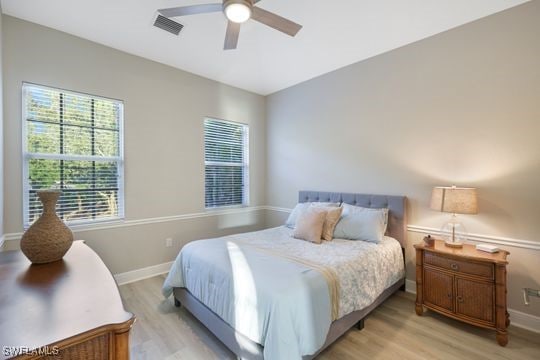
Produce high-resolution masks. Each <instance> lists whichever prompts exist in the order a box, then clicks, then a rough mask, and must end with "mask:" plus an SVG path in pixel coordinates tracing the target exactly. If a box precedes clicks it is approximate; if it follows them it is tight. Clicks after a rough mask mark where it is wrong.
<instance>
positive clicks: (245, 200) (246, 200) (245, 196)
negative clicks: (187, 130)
mask: <svg viewBox="0 0 540 360" xmlns="http://www.w3.org/2000/svg"><path fill="white" fill-rule="evenodd" d="M206 120H214V121H220V122H223V123H228V124H233V125H241V126H243V127H244V132H243V135H244V139H243V141H244V148H243V149H244V154H243V160H244V162H243V163H242V164H238V163H223V162H219V161H206V141H204V131H205V126H204V123H205V121H206ZM249 149H250V148H249V125H248V124H246V123H242V122H238V121H230V120H224V119H219V118H216V117H210V116H207V117H205V118H204V119H203V160H204V172H205V176H204V180H203V185H206V165H228V166H239V167H240V166H241V167H242V168H244V171H243V172H242V175H243V177H244V179H243V181H244V184H245V185H244V188H243V189H242V204H237V205H221V206H210V207H207V206H206V200H204V199H205V198H206V186H204V188H205V190H204V196H205V197H204V198H203V205H204V208H205V211H207V212H212V211H219V210H226V209H238V208H245V207H249V204H250V189H251V184H250V182H249V172H250V171H249V154H250V152H249Z"/></svg>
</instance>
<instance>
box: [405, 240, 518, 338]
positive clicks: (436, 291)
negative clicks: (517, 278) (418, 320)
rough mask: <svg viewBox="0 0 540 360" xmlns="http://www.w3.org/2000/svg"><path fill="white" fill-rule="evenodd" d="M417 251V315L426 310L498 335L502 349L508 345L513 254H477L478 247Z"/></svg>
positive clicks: (419, 246) (439, 243)
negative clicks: (509, 266) (509, 271)
mask: <svg viewBox="0 0 540 360" xmlns="http://www.w3.org/2000/svg"><path fill="white" fill-rule="evenodd" d="M414 247H415V248H416V313H417V314H418V315H422V313H423V310H424V309H423V308H424V307H426V308H428V309H431V310H434V311H437V312H439V313H441V314H444V315H446V316H449V317H451V318H454V319H457V320H461V321H464V322H467V323H469V324H472V325H476V326H481V327H484V328H488V329H494V330H496V331H497V341H498V343H499V344H500V345H501V346H505V345H506V344H507V343H508V333H507V331H506V328H507V327H508V325H509V324H510V319H509V316H508V312H507V308H506V265H507V264H508V261H507V260H506V257H507V255H509V253H508V252H507V251H500V252H498V253H495V254H490V253H487V252H482V251H478V250H476V248H475V246H474V245H469V244H465V245H464V246H463V248H461V249H456V248H451V247H447V246H445V245H444V242H443V241H441V240H436V241H435V245H434V246H433V247H428V246H425V245H424V244H423V243H421V244H416V245H414Z"/></svg>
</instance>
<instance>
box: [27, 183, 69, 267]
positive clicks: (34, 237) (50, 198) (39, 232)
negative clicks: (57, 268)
mask: <svg viewBox="0 0 540 360" xmlns="http://www.w3.org/2000/svg"><path fill="white" fill-rule="evenodd" d="M37 194H38V197H39V200H40V201H41V203H42V204H43V213H42V214H41V216H40V217H39V219H37V220H36V222H34V223H33V224H32V226H30V227H29V228H28V230H26V232H25V233H24V235H23V237H22V239H21V250H22V252H23V253H24V255H26V257H27V258H28V259H29V260H30V261H31V262H32V263H33V264H45V263H50V262H53V261H57V260H60V259H62V257H63V256H64V255H65V254H66V252H67V251H68V250H69V248H70V247H71V244H72V243H73V233H72V232H71V230H70V229H69V228H68V227H67V226H66V224H64V222H63V221H62V220H61V219H60V218H59V217H58V216H57V215H56V202H57V201H58V198H59V197H60V192H59V191H52V190H47V191H38V193H37Z"/></svg>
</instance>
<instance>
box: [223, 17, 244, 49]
mask: <svg viewBox="0 0 540 360" xmlns="http://www.w3.org/2000/svg"><path fill="white" fill-rule="evenodd" d="M239 36H240V24H238V23H235V22H232V21H229V23H228V24H227V33H226V34H225V46H224V47H223V49H225V50H234V49H236V46H237V45H238V37H239Z"/></svg>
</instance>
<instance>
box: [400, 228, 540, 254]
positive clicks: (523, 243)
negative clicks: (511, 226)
mask: <svg viewBox="0 0 540 360" xmlns="http://www.w3.org/2000/svg"><path fill="white" fill-rule="evenodd" d="M407 230H408V231H409V232H413V233H420V234H429V235H449V234H450V233H448V234H443V232H441V230H440V229H435V228H431V227H425V226H418V225H408V226H407ZM467 240H469V241H474V242H484V243H490V244H497V245H504V246H513V247H518V248H523V249H529V250H540V242H538V241H531V240H520V239H514V238H508V237H502V236H493V235H485V234H468V235H467Z"/></svg>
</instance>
